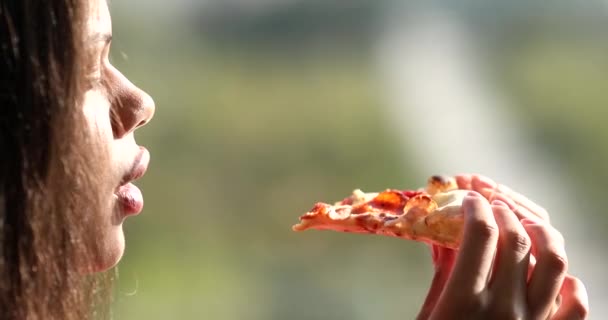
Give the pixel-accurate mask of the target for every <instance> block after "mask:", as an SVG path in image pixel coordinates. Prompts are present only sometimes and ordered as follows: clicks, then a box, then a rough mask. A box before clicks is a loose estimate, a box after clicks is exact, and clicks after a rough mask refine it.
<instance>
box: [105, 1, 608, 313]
mask: <svg viewBox="0 0 608 320" xmlns="http://www.w3.org/2000/svg"><path fill="white" fill-rule="evenodd" d="M508 3H509V4H506V2H503V3H502V4H499V3H497V4H494V5H489V4H484V5H482V4H476V2H468V5H466V6H465V5H460V6H456V5H445V4H443V3H442V2H437V3H435V5H434V6H431V7H427V6H421V5H416V4H412V5H411V8H409V9H411V10H409V11H408V14H406V15H404V16H405V18H412V19H414V18H416V13H417V12H419V11H420V10H429V8H430V9H432V10H435V9H441V10H443V11H444V12H449V13H450V14H451V15H453V17H456V18H457V19H459V21H461V22H463V23H466V24H467V25H468V26H469V27H470V29H471V30H473V31H474V35H475V39H477V40H478V41H479V42H480V43H482V44H483V47H484V57H485V59H486V62H487V63H488V65H489V66H490V68H489V69H488V70H491V72H490V74H491V75H492V81H493V83H494V84H495V86H496V87H497V88H498V89H499V90H500V91H501V92H502V93H503V94H504V95H507V96H508V97H509V99H510V101H512V104H510V105H509V108H508V110H503V112H508V113H509V114H511V115H512V116H513V117H514V118H515V119H516V121H517V123H518V125H521V126H524V127H525V134H526V139H527V141H528V143H530V145H531V146H532V147H533V148H534V149H535V150H538V151H539V152H540V153H541V154H543V155H544V156H546V157H549V158H551V159H553V160H552V161H554V162H555V161H557V164H558V170H557V171H555V172H553V174H554V175H555V176H556V177H559V179H558V180H559V181H562V182H563V184H564V185H567V186H568V188H569V189H568V190H578V191H577V192H578V193H572V194H573V196H572V198H573V199H572V202H573V203H575V204H580V207H581V208H585V210H581V211H580V212H574V213H572V212H569V213H567V214H572V215H576V216H580V217H581V218H582V219H581V220H583V221H581V222H580V223H581V224H584V228H585V230H587V232H588V237H589V239H594V241H595V240H598V241H604V242H603V243H606V242H605V241H606V238H605V237H604V236H603V235H602V234H601V231H603V230H606V228H605V227H606V223H607V221H608V219H607V218H606V216H605V215H604V212H603V211H602V209H601V207H600V205H601V203H599V202H598V201H593V200H591V199H598V197H599V199H602V198H603V197H604V196H605V194H606V192H607V191H608V187H607V186H606V181H608V166H607V165H606V164H607V163H608V129H607V128H606V125H605V124H604V122H605V121H606V119H608V117H607V116H608V110H607V109H606V106H605V104H606V102H607V101H608V55H607V54H608V42H606V35H607V33H606V31H607V30H608V29H607V28H608V16H607V14H608V7H606V6H605V5H604V6H602V5H600V4H599V3H598V5H597V6H593V5H592V4H591V3H589V4H588V6H578V5H570V4H567V3H566V2H564V3H562V5H559V4H558V5H556V4H549V3H547V4H546V5H543V4H542V3H544V2H531V3H528V2H523V1H522V2H520V1H513V2H508ZM394 5H395V2H394V1H354V0H353V1H297V0H292V1H287V0H282V1H281V0H275V1H270V0H267V1H228V0H216V1H210V0H208V1H200V2H197V1H186V0H180V1H175V2H170V1H144V0H139V1H112V3H111V12H112V16H113V24H114V27H113V28H114V40H113V44H112V60H113V63H114V64H115V65H116V66H117V67H118V68H119V69H120V70H121V71H122V72H123V73H124V74H125V75H126V76H127V77H129V78H130V79H131V80H132V81H133V82H134V83H135V84H137V85H138V86H140V87H141V88H143V89H144V90H146V91H147V92H148V93H150V94H151V95H152V96H153V97H154V99H155V101H156V106H157V112H156V115H155V119H154V121H152V122H151V124H149V125H148V126H147V127H146V128H145V129H143V130H140V131H139V133H138V142H139V143H140V144H142V145H145V146H147V147H148V148H149V149H150V151H151V153H152V162H151V166H150V169H149V171H148V173H147V175H146V176H145V177H144V178H143V179H141V181H140V182H139V185H140V186H141V188H142V190H143V192H144V195H145V199H146V206H145V210H144V212H143V214H142V215H141V216H138V217H136V218H131V219H129V220H128V221H127V222H126V224H125V231H126V238H127V251H126V254H125V256H124V258H123V260H122V262H121V263H120V265H119V267H118V269H117V270H118V271H117V272H118V274H119V279H118V282H117V292H116V301H115V307H114V318H115V319H218V320H232V319H239V320H240V319H251V320H287V319H291V320H304V319H306V320H314V319H319V320H321V319H328V320H333V319H335V320H340V319H349V320H358V319H361V320H363V319H412V318H414V316H415V314H416V312H417V311H418V308H419V306H420V305H421V303H422V301H423V299H424V295H425V293H426V288H427V286H428V284H429V283H430V278H431V275H432V267H431V263H430V256H429V253H428V250H427V248H426V247H425V246H424V245H422V244H419V243H414V242H409V241H400V240H396V239H388V238H381V237H373V236H353V235H348V234H338V233H330V232H315V231H310V232H305V233H294V232H292V231H291V229H290V227H291V225H292V224H294V223H295V222H297V217H298V216H299V215H300V214H301V213H303V212H305V211H307V210H308V209H309V208H310V207H311V206H312V205H313V204H314V203H315V202H316V201H327V202H331V201H335V200H338V199H341V198H343V197H344V196H345V195H346V194H349V193H350V192H351V191H352V189H354V188H362V189H363V190H369V191H374V190H381V189H384V188H387V187H396V188H414V187H418V186H420V185H422V184H424V182H425V180H426V177H427V176H428V175H430V174H434V173H448V174H455V173H458V172H432V171H428V170H427V169H426V168H420V167H419V166H418V165H417V163H420V158H422V161H424V157H425V155H424V154H421V153H417V152H416V151H415V150H414V149H411V148H412V147H411V146H410V145H408V143H407V139H406V140H404V139H403V137H399V136H398V134H396V133H395V131H394V130H393V129H392V127H391V125H388V124H387V123H389V122H390V121H389V119H390V118H391V114H390V113H388V112H387V108H386V106H385V105H386V104H387V99H386V97H385V95H386V93H385V88H384V82H383V80H381V78H382V76H381V74H380V73H379V72H378V55H377V44H378V41H379V40H378V39H379V38H381V36H380V35H381V34H382V32H383V30H384V28H385V27H386V26H385V25H384V22H385V21H386V20H385V17H386V15H387V13H389V12H391V11H392V6H394ZM401 6H403V4H401ZM404 31H407V30H404ZM438 94H441V92H438ZM456 111H457V110H456ZM393 120H394V119H393ZM403 124H404V125H407V121H406V119H404V120H403ZM428 128H429V130H436V128H433V126H432V123H429V124H428ZM412 138H414V139H424V138H425V133H424V132H421V133H420V136H419V137H412ZM429 143H432V141H430V142H429ZM462 143H463V144H465V143H466V142H465V141H463V142H462ZM510 148H513V152H517V146H510ZM404 150H405V151H404ZM404 152H405V154H408V156H403V154H404ZM445 161H450V159H446V160H445ZM483 173H486V174H488V175H491V174H492V173H491V172H483ZM513 187H514V188H516V189H517V185H515V186H513ZM531 196H532V197H533V196H534V195H533V194H532V195H531ZM566 233H567V232H566ZM567 238H568V237H567ZM591 254H597V253H591ZM580 263H582V262H580ZM584 280H585V281H586V282H591V283H595V287H594V288H590V294H591V295H593V294H594V293H595V295H594V297H595V298H596V299H599V298H602V297H603V294H604V292H603V291H602V292H600V291H597V292H593V291H592V289H595V288H597V287H599V288H601V287H602V286H603V285H605V284H606V282H605V279H603V278H601V279H600V278H593V277H592V276H588V277H587V278H585V279H584ZM592 301H593V299H592ZM600 301H601V299H600ZM593 307H594V305H593V304H592V308H593Z"/></svg>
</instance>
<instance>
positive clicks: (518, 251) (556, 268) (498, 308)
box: [418, 175, 589, 320]
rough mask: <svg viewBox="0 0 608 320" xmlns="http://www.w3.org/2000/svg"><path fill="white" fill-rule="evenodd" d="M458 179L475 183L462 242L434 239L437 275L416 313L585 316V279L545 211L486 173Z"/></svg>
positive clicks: (475, 316) (467, 184) (465, 203)
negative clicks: (446, 244)
mask: <svg viewBox="0 0 608 320" xmlns="http://www.w3.org/2000/svg"><path fill="white" fill-rule="evenodd" d="M457 182H458V185H459V187H460V188H461V189H468V190H472V191H471V192H470V193H469V195H468V196H467V197H466V198H465V200H464V201H463V210H464V215H465V226H464V236H463V243H462V245H461V248H460V250H459V251H455V250H452V249H446V248H440V247H437V246H432V256H433V263H434V265H435V275H434V278H433V280H432V283H431V288H430V289H429V293H428V295H427V298H426V300H425V302H424V304H423V306H422V309H421V311H420V313H419V315H418V319H555V320H557V319H585V318H586V317H587V314H588V312H589V305H588V300H587V293H586V290H585V287H584V285H583V283H582V282H581V281H580V280H579V279H577V278H575V277H573V276H571V275H568V274H567V269H568V260H567V256H566V252H565V249H564V239H563V237H562V236H561V234H560V233H559V232H558V231H557V230H556V229H555V228H553V227H552V226H551V225H550V224H549V222H548V215H547V212H546V211H545V210H544V209H542V208H541V207H539V206H538V205H536V204H535V203H533V202H532V201H530V200H529V199H527V198H525V197H523V196H522V195H520V194H518V193H516V192H514V191H512V190H511V189H509V188H507V187H505V186H501V185H498V184H496V183H495V182H493V181H492V180H490V179H488V178H486V177H482V176H478V175H460V176H457ZM472 270H475V272H472Z"/></svg>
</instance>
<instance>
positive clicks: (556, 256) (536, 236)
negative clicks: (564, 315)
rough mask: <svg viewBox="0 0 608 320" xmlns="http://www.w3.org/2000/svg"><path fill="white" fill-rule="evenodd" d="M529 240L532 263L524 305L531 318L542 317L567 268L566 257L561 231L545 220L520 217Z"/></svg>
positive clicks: (546, 311) (544, 316)
mask: <svg viewBox="0 0 608 320" xmlns="http://www.w3.org/2000/svg"><path fill="white" fill-rule="evenodd" d="M522 224H523V226H524V229H525V230H526V232H527V233H528V235H529V236H530V239H531V240H532V254H534V255H535V256H536V266H535V267H534V270H533V271H532V275H531V276H530V282H529V285H528V306H529V308H530V310H529V311H530V313H531V315H532V318H543V319H544V318H546V316H547V314H548V313H549V311H550V310H551V307H552V305H553V303H554V301H555V299H556V297H557V295H558V293H559V290H560V288H561V287H562V283H563V281H564V277H565V276H566V272H567V270H568V259H567V257H566V250H565V249H564V240H563V237H562V236H561V234H560V233H559V232H558V231H557V230H556V229H555V228H553V227H552V226H551V225H549V224H548V223H547V222H541V223H538V222H534V221H531V220H522Z"/></svg>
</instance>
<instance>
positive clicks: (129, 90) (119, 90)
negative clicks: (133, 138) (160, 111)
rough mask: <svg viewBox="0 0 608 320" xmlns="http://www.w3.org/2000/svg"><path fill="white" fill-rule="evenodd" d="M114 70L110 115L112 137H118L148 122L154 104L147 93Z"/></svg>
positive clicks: (153, 109) (151, 115)
mask: <svg viewBox="0 0 608 320" xmlns="http://www.w3.org/2000/svg"><path fill="white" fill-rule="evenodd" d="M115 71H116V73H115V76H114V77H115V79H114V80H115V81H114V85H112V86H111V91H112V93H111V95H112V97H113V98H112V110H111V113H112V115H111V116H112V129H113V131H114V138H116V139H120V138H122V137H124V136H125V135H127V134H129V133H132V132H133V131H135V130H136V129H137V128H139V127H142V126H144V125H146V124H147V123H148V122H150V120H151V119H152V117H153V116H154V111H155V109H156V106H155V105H154V100H153V99H152V97H150V95H149V94H147V93H146V92H145V91H143V90H141V89H140V88H138V87H137V86H135V85H134V84H133V83H131V81H129V80H128V79H127V78H126V77H125V76H124V75H122V74H121V73H120V72H118V71H117V70H115Z"/></svg>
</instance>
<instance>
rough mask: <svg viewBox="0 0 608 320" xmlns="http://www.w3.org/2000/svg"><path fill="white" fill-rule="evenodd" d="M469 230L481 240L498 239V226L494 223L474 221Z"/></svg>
mask: <svg viewBox="0 0 608 320" xmlns="http://www.w3.org/2000/svg"><path fill="white" fill-rule="evenodd" d="M471 229H472V230H473V232H475V234H476V235H477V236H478V237H479V238H480V239H482V240H486V241H487V240H495V239H496V238H498V226H497V225H496V223H490V222H489V221H484V220H476V221H475V222H473V225H472V226H471Z"/></svg>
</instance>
